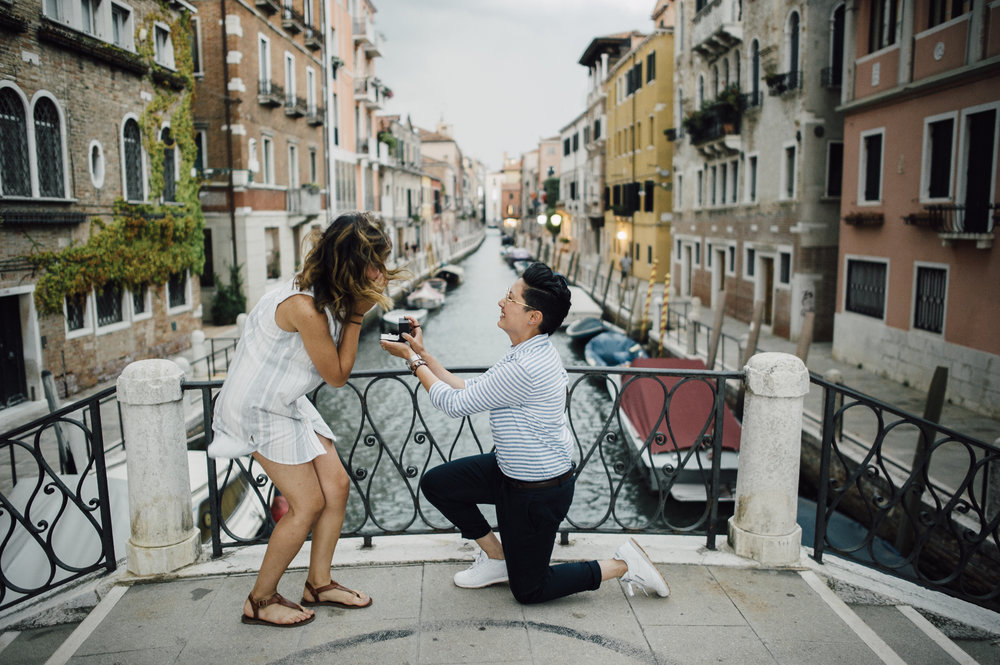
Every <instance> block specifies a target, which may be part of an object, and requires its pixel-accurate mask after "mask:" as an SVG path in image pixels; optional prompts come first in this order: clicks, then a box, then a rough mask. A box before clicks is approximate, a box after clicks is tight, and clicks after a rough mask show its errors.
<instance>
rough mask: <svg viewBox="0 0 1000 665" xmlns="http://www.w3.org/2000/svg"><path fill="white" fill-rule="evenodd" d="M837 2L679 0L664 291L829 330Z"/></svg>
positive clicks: (837, 192) (838, 120)
mask: <svg viewBox="0 0 1000 665" xmlns="http://www.w3.org/2000/svg"><path fill="white" fill-rule="evenodd" d="M842 5H843V3H838V2H835V1H833V0H830V1H828V2H811V3H802V2H794V1H791V0H787V1H786V0H771V1H769V2H756V3H751V4H748V3H741V2H738V0H722V1H721V2H713V3H708V4H706V3H701V2H681V3H679V4H678V8H677V12H678V14H677V18H678V26H679V27H678V39H677V42H676V46H677V48H676V51H675V54H676V58H677V65H676V77H675V78H676V84H677V97H676V99H675V105H674V118H675V120H674V127H673V132H672V134H673V136H674V137H675V139H676V142H675V145H676V146H677V149H676V152H675V161H674V169H673V170H674V176H673V179H674V181H673V187H674V192H675V212H676V214H675V218H674V256H673V275H674V278H673V280H672V282H671V284H672V290H673V293H674V294H676V295H679V296H682V297H693V296H697V297H698V298H700V299H701V301H702V302H703V303H705V304H711V305H715V304H716V299H717V297H718V294H719V293H720V292H722V291H723V290H725V291H726V293H727V302H726V313H727V314H728V315H729V316H733V317H735V318H737V319H739V320H741V321H746V322H749V321H750V320H751V318H752V316H753V311H754V305H755V303H757V302H760V303H761V307H762V316H763V318H762V325H763V326H764V327H765V328H767V329H769V330H771V331H773V332H774V334H777V335H780V336H783V337H789V338H791V339H798V336H799V333H800V332H801V330H802V325H803V319H804V315H805V314H806V313H807V312H810V311H812V312H814V317H815V318H814V321H815V323H814V334H813V338H814V339H816V340H821V341H822V340H827V341H828V340H830V339H831V336H832V331H833V310H834V284H835V283H836V255H837V238H838V226H839V222H838V217H839V203H840V196H841V180H840V172H841V165H842V163H843V133H842V132H843V121H842V117H841V115H840V113H839V112H838V111H837V106H838V102H839V91H840V80H839V78H838V77H839V76H840V74H839V72H841V71H842V68H843V53H844V50H843V35H844V32H843V7H842ZM838 6H840V8H841V9H840V13H839V14H838V9H837V8H838Z"/></svg>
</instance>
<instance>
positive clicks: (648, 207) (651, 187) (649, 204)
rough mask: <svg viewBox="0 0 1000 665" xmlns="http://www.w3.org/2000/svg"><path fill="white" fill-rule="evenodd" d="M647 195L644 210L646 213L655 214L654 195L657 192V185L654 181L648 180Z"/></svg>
mask: <svg viewBox="0 0 1000 665" xmlns="http://www.w3.org/2000/svg"><path fill="white" fill-rule="evenodd" d="M643 186H644V189H645V195H644V196H643V198H644V199H645V201H643V202H642V209H643V211H644V212H653V194H654V193H655V192H656V185H655V184H654V183H653V181H652V180H647V181H646V182H645V183H644V185H643Z"/></svg>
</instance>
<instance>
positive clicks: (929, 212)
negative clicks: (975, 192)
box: [903, 202, 1000, 249]
mask: <svg viewBox="0 0 1000 665" xmlns="http://www.w3.org/2000/svg"><path fill="white" fill-rule="evenodd" d="M997 210H1000V203H997V202H993V203H982V204H979V205H972V206H968V205H961V204H957V203H948V204H940V205H925V206H924V212H923V213H916V214H913V215H907V216H906V217H904V218H903V221H904V222H906V223H907V224H909V225H911V226H923V227H926V228H929V229H932V230H933V231H935V232H937V234H938V237H939V238H940V239H941V243H942V244H943V245H944V246H945V247H950V246H951V245H953V244H954V243H955V241H961V240H966V241H971V242H975V243H976V249H990V248H991V247H992V246H993V235H994V230H995V228H996V221H997V217H998V216H1000V214H998V213H997Z"/></svg>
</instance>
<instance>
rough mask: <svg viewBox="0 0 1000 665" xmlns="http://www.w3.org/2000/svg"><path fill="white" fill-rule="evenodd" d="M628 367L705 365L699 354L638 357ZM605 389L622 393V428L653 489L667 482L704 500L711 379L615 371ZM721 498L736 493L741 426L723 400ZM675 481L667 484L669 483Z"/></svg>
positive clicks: (677, 492) (711, 425) (682, 497)
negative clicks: (681, 356)
mask: <svg viewBox="0 0 1000 665" xmlns="http://www.w3.org/2000/svg"><path fill="white" fill-rule="evenodd" d="M631 366H632V367H634V368H636V369H639V368H643V369H647V368H649V369H658V370H682V371H692V370H704V369H705V363H704V362H703V361H702V360H701V359H697V358H694V359H687V358H636V359H635V360H633V361H632V365H631ZM611 379H612V381H611V382H610V384H611V385H609V387H608V390H609V391H611V392H612V397H613V398H615V397H618V398H619V399H620V403H621V408H620V409H619V414H620V417H621V424H622V434H623V436H624V438H625V442H626V447H627V448H628V450H629V452H630V453H631V454H632V455H633V459H636V458H637V459H638V463H639V465H640V467H641V468H642V475H643V478H644V481H645V482H646V484H647V485H648V486H649V488H650V489H651V490H653V491H658V490H660V489H662V488H666V487H667V486H668V485H669V486H670V496H671V497H673V498H674V499H675V500H677V501H685V502H692V501H706V500H707V498H708V486H709V483H710V480H711V474H712V457H713V449H712V445H711V441H712V440H713V438H714V437H715V436H716V432H715V417H714V413H713V412H714V405H715V386H714V385H713V384H714V381H715V379H711V378H702V377H691V376H663V375H656V376H649V375H641V376H640V375H630V374H622V375H613V376H612V377H611ZM723 409H724V411H723V416H722V431H721V432H719V433H718V436H721V437H722V457H721V459H720V460H719V464H720V475H719V480H720V484H721V493H720V500H721V501H732V500H733V499H734V498H735V494H736V471H737V466H738V460H739V449H740V435H741V432H742V428H741V427H740V423H739V422H738V421H737V420H736V416H735V415H734V414H733V411H732V409H730V408H729V406H728V405H726V404H725V402H723ZM671 482H672V483H673V484H672V485H670V483H671Z"/></svg>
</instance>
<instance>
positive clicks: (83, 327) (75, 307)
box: [63, 293, 92, 338]
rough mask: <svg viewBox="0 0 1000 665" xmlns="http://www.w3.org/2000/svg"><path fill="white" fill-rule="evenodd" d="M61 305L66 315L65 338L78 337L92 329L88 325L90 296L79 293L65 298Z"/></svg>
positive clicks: (89, 324)
mask: <svg viewBox="0 0 1000 665" xmlns="http://www.w3.org/2000/svg"><path fill="white" fill-rule="evenodd" d="M63 303H64V308H65V309H64V311H65V314H66V337H67V338H73V337H79V336H81V335H85V334H86V333H89V332H90V331H91V329H92V326H91V323H90V295H89V294H86V293H79V294H76V295H71V296H66V299H65V300H64V301H63Z"/></svg>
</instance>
